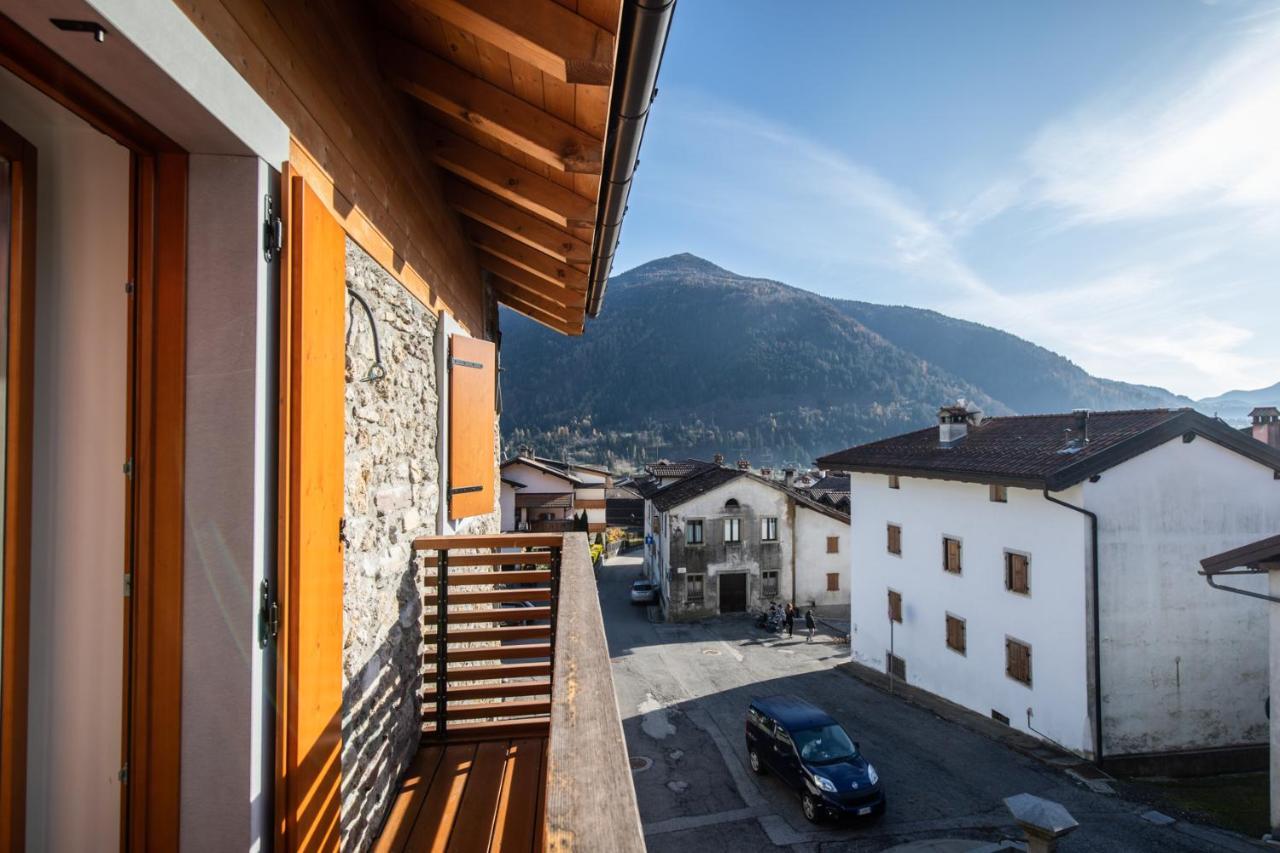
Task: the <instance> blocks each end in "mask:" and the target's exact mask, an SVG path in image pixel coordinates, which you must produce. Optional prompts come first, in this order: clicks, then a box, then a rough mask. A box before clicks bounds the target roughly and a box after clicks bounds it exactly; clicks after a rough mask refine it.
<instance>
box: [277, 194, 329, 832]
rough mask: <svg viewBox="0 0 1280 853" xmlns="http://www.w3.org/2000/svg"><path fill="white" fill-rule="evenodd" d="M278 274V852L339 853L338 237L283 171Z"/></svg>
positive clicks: (320, 207)
mask: <svg viewBox="0 0 1280 853" xmlns="http://www.w3.org/2000/svg"><path fill="white" fill-rule="evenodd" d="M284 187H285V193H286V195H287V199H286V216H287V219H288V223H287V230H288V242H287V244H286V247H285V248H286V251H287V252H288V271H287V272H286V273H284V274H282V275H281V289H282V293H281V298H280V324H281V343H280V357H281V374H280V378H281V384H282V387H281V389H280V391H281V394H280V399H281V406H280V444H281V447H280V465H281V471H280V491H281V494H280V508H279V511H280V525H281V531H280V551H281V553H280V560H279V566H280V577H279V580H278V586H279V594H280V605H281V614H280V615H281V633H280V638H279V640H278V642H279V648H278V655H279V665H278V675H277V697H276V706H277V709H278V710H277V729H276V731H277V739H276V750H277V756H278V759H277V777H276V791H277V794H276V814H277V824H278V830H279V833H280V835H279V838H280V840H281V846H282V849H285V850H305V851H321V850H335V851H336V850H337V849H338V818H339V808H340V805H341V803H340V796H339V795H340V786H341V780H342V769H341V768H342V762H341V760H340V754H341V751H342V566H343V557H342V544H341V540H340V539H339V525H340V524H341V520H342V506H343V462H344V449H343V441H344V428H345V421H344V392H345V382H346V376H345V364H344V359H345V353H344V349H345V334H344V320H345V308H346V261H345V257H346V235H345V234H344V233H343V230H342V227H341V226H340V225H339V224H338V222H337V220H335V219H334V218H333V216H332V215H331V214H330V213H329V211H328V210H327V209H325V206H324V204H323V203H322V202H321V201H320V198H319V197H318V196H317V195H316V194H315V193H314V192H313V191H312V190H311V188H310V187H308V186H307V185H306V183H305V182H304V181H303V179H302V178H300V177H297V176H296V175H293V174H292V173H291V172H290V171H289V170H287V169H286V171H285V177H284Z"/></svg>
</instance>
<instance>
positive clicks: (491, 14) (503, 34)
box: [414, 0, 614, 86]
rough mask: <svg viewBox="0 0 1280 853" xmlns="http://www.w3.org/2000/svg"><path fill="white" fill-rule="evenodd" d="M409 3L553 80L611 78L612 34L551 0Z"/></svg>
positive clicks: (588, 81)
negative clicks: (471, 34) (501, 50)
mask: <svg viewBox="0 0 1280 853" xmlns="http://www.w3.org/2000/svg"><path fill="white" fill-rule="evenodd" d="M414 2H416V3H417V4H418V5H419V6H421V7H422V8H424V9H427V10H429V11H430V12H432V13H434V14H436V15H439V16H440V17H441V18H442V19H443V20H446V21H449V22H450V23H452V24H453V25H454V26H457V27H459V28H461V29H464V30H467V31H469V32H471V33H474V34H475V36H476V37H477V38H479V39H481V40H483V41H487V42H488V43H489V44H492V45H494V46H496V47H500V48H502V49H503V50H505V51H506V52H507V53H509V54H511V55H512V56H515V57H519V58H520V59H522V60H524V61H525V62H528V63H529V64H530V65H533V66H534V67H536V68H538V69H539V70H541V71H543V72H545V73H547V74H550V75H552V76H553V77H555V78H556V79H557V80H563V81H565V82H566V83H582V84H586V85H595V86H608V85H609V83H610V82H611V81H612V79H613V55H614V38H613V35H612V34H611V33H609V32H608V31H607V30H605V29H604V28H602V27H599V26H597V25H596V24H594V23H592V22H591V21H589V20H587V19H586V18H584V17H582V16H581V15H577V14H575V13H573V12H572V11H570V10H569V9H566V8H565V7H563V6H561V5H559V4H558V3H556V2H554V0H521V2H519V3H512V2H510V0H414Z"/></svg>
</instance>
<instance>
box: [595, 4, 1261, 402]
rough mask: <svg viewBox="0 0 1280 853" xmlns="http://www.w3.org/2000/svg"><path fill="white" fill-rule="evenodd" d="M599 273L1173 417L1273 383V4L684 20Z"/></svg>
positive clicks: (778, 13) (750, 9)
mask: <svg viewBox="0 0 1280 853" xmlns="http://www.w3.org/2000/svg"><path fill="white" fill-rule="evenodd" d="M659 87H660V92H659V97H658V100H657V102H656V103H655V105H654V111H653V113H652V116H651V119H650V123H649V128H648V131H647V132H646V138H645V145H644V150H643V152H642V154H641V165H640V169H639V171H638V173H637V181H636V185H635V188H634V190H633V192H632V195H631V200H630V212H629V213H628V217H627V224H626V227H625V228H624V231H623V235H622V244H621V246H620V249H619V255H618V259H617V262H616V263H615V266H614V270H615V272H621V271H623V270H626V269H628V268H630V267H632V266H635V265H637V264H640V263H643V262H645V261H648V260H651V259H653V258H656V257H661V256H664V255H670V254H674V253H676V252H684V251H689V252H693V253H695V254H698V255H701V256H703V257H705V258H707V259H708V260H711V261H714V262H715V263H718V264H720V265H721V266H724V267H727V268H729V269H731V270H734V271H735V272H740V273H743V274H747V275H757V276H764V277H768V278H776V279H779V280H782V281H786V282H788V283H790V284H794V285H796V286H798V287H803V288H806V289H810V290H815V291H818V292H819V293H824V294H828V295H831V296H838V297H843V298H849V299H863V300H867V301H871V302H882V303H891V304H905V305H915V306H920V307H926V308H933V309H936V310H938V311H942V312H944V313H947V314H951V315H953V316H958V317H963V318H965V319H968V320H974V321H978V322H982V323H986V324H989V325H992V326H996V327H998V328H1002V329H1005V330H1007V331H1010V332H1013V333H1015V334H1018V335H1020V336H1022V337H1025V338H1027V339H1029V340H1032V341H1034V342H1036V343H1039V344H1042V345H1044V346H1047V347H1049V348H1050V349H1053V350H1055V351H1057V352H1060V353H1062V354H1063V355H1066V356H1068V357H1069V358H1071V359H1072V360H1074V361H1076V362H1077V363H1078V364H1080V365H1081V366H1083V367H1084V368H1085V369H1086V370H1089V371H1090V372H1092V373H1094V374H1097V375H1101V376H1106V377H1109V378H1114V379H1123V380H1127V381H1131V382H1142V383H1149V384H1155V385H1161V386H1164V387H1166V388H1169V389H1170V390H1173V391H1175V392H1179V393H1184V394H1188V395H1191V396H1194V397H1201V396H1207V395H1212V394H1218V393H1221V392H1223V391H1226V390H1229V389H1231V388H1256V387H1261V386H1265V385H1270V384H1271V383H1273V382H1276V381H1277V380H1280V322H1278V321H1280V286H1278V285H1280V0H1270V2H1265V3H1263V2H1246V0H1218V2H1193V0H1147V1H1146V2H1144V0H1124V2H1115V0H1107V2H1085V0H1070V2H1067V0H1062V1H1061V2H1047V1H1046V2H1019V1H1018V0H1008V2H996V0H991V2H978V0H972V1H971V2H954V1H953V0H952V2H948V0H937V2H923V0H909V2H890V1H889V0H878V2H872V1H871V0H862V2H835V0H833V2H815V1H814V0H807V2H804V3H791V2H783V0H775V1H774V2H764V1H763V0H680V5H679V7H678V9H677V12H676V19H675V24H674V27H673V30H672V35H671V40H670V43H669V44H668V47H667V54H666V59H665V61H664V64H663V68H662V76H661V79H660V81H659Z"/></svg>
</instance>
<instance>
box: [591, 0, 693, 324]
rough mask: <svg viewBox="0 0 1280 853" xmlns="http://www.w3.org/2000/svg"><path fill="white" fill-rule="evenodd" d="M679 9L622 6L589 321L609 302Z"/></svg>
mask: <svg viewBox="0 0 1280 853" xmlns="http://www.w3.org/2000/svg"><path fill="white" fill-rule="evenodd" d="M675 7H676V0H624V3H623V7H622V17H621V21H620V23H619V27H618V34H619V36H620V39H619V42H618V56H617V59H616V62H615V67H614V80H613V98H612V103H611V104H610V107H609V118H610V121H609V135H608V138H607V139H606V140H605V149H604V169H603V171H602V172H601V176H600V199H599V202H598V204H597V205H596V228H595V239H594V241H593V243H592V247H591V271H590V273H589V275H588V277H587V316H589V317H596V316H598V315H599V314H600V308H601V306H602V305H603V303H604V290H605V287H606V285H607V284H608V283H609V271H610V270H611V269H612V268H613V257H614V254H615V253H616V252H617V250H618V238H619V236H620V235H621V234H622V219H623V217H624V216H626V214H627V197H628V196H629V195H630V194H631V179H632V178H633V177H634V175H635V171H636V166H638V165H639V163H640V160H639V156H640V144H641V142H642V141H643V140H644V128H645V124H646V122H647V121H648V119H649V105H650V104H652V103H653V99H654V98H656V97H657V96H658V89H657V82H658V69H659V68H660V67H661V66H662V55H663V53H664V52H665V51H666V47H667V34H668V33H669V32H670V30H671V18H672V15H673V14H674V12H675Z"/></svg>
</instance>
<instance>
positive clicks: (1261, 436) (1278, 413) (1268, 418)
mask: <svg viewBox="0 0 1280 853" xmlns="http://www.w3.org/2000/svg"><path fill="white" fill-rule="evenodd" d="M1249 420H1250V421H1252V422H1253V429H1252V430H1251V431H1250V432H1251V434H1252V435H1253V437H1254V438H1256V439H1257V440H1258V441H1261V442H1262V443H1263V444H1269V445H1271V446H1272V447H1276V448H1280V409H1277V408H1276V407H1275V406H1259V407H1258V408H1256V409H1254V410H1253V411H1252V412H1250V413H1249Z"/></svg>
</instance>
